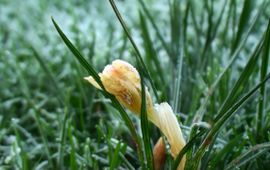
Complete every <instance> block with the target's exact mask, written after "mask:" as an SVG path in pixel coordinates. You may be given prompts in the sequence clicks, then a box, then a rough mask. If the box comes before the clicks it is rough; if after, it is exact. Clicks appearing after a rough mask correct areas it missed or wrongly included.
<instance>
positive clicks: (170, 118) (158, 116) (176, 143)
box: [153, 103, 186, 170]
mask: <svg viewBox="0 0 270 170" xmlns="http://www.w3.org/2000/svg"><path fill="white" fill-rule="evenodd" d="M153 123H154V124H155V125H156V126H157V127H159V129H160V130H161V131H162V133H163V134H164V135H165V136H166V138H167V140H168V142H169V144H170V148H171V154H172V156H173V157H174V158H176V157H177V155H178V153H179V152H180V151H181V150H182V149H183V147H184V146H185V144H186V142H185V139H184V137H183V134H182V131H181V129H180V127H179V124H178V121H177V118H176V116H175V115H174V113H173V111H172V108H171V106H170V105H169V104H168V103H161V104H156V105H155V112H154V119H153ZM185 161H186V160H185V157H184V158H183V159H182V161H181V162H180V164H179V166H178V170H183V169H184V166H185Z"/></svg>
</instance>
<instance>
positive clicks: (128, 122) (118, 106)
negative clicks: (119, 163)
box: [52, 18, 143, 162]
mask: <svg viewBox="0 0 270 170" xmlns="http://www.w3.org/2000/svg"><path fill="white" fill-rule="evenodd" d="M52 21H53V24H54V26H55V28H56V30H57V32H58V33H59V35H60V36H61V38H62V39H63V41H64V43H65V44H66V45H67V47H68V48H69V49H70V51H71V52H72V53H73V54H74V56H75V57H76V59H77V60H78V61H79V62H80V64H81V65H82V66H83V67H84V68H85V69H86V70H87V71H88V73H89V74H90V75H91V76H92V77H93V78H94V79H95V81H96V82H97V83H98V84H99V85H100V87H101V88H102V89H103V91H102V92H103V94H104V96H106V97H108V98H110V100H111V101H112V105H113V106H114V107H115V108H116V109H117V110H118V111H119V113H120V115H121V117H122V119H123V120H124V122H125V124H126V126H127V127H128V129H129V131H130V133H131V135H132V137H133V139H134V140H135V142H136V144H137V151H138V155H139V159H140V160H141V161H142V162H143V152H142V148H141V141H140V137H139V135H138V134H137V132H136V130H135V127H134V125H133V123H132V121H131V120H130V118H129V116H128V115H127V113H126V111H125V110H124V108H123V107H122V106H121V104H120V103H119V102H118V101H117V99H116V98H115V97H114V96H113V95H111V94H109V93H108V92H107V91H106V89H105V88H104V86H103V84H102V82H101V80H100V77H99V75H98V74H97V72H96V71H95V70H94V68H93V67H92V66H91V65H90V64H89V63H88V62H87V61H86V60H85V58H84V57H83V56H82V55H81V53H80V52H79V51H78V50H77V49H76V47H75V46H74V45H73V44H72V43H71V42H70V41H69V39H68V38H67V37H66V35H65V34H64V33H63V32H62V30H61V29H60V27H59V26H58V25H57V23H56V22H55V21H54V19H53V18H52Z"/></svg>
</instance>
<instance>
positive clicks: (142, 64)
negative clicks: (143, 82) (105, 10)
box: [110, 0, 159, 101]
mask: <svg viewBox="0 0 270 170" xmlns="http://www.w3.org/2000/svg"><path fill="white" fill-rule="evenodd" d="M110 4H111V6H112V8H113V10H114V12H115V15H116V16H117V18H118V20H119V22H120V24H121V26H122V28H123V29H124V31H125V33H126V35H127V37H128V39H129V41H130V42H131V44H132V46H133V48H134V50H135V54H136V55H135V56H136V58H137V60H138V61H139V63H140V64H141V66H142V71H143V72H144V74H145V75H146V77H147V78H148V79H149V81H150V84H151V86H152V89H153V92H154V94H155V96H156V99H157V100H158V101H159V97H158V93H157V90H156V87H155V85H154V82H153V80H152V78H151V76H150V73H149V71H148V69H147V67H146V65H145V64H144V61H143V59H142V55H141V53H140V51H139V49H138V47H137V45H136V43H135V42H134V40H133V38H132V37H131V34H130V33H129V31H128V28H127V26H126V24H125V22H124V20H123V18H122V16H121V14H120V12H119V10H118V9H117V7H116V5H115V3H114V0H110Z"/></svg>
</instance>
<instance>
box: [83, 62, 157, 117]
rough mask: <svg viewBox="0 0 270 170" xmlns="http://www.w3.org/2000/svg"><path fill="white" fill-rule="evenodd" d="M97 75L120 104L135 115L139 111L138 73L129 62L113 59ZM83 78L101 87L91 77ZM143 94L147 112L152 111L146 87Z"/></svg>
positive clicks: (139, 83) (139, 85) (139, 86)
mask: <svg viewBox="0 0 270 170" xmlns="http://www.w3.org/2000/svg"><path fill="white" fill-rule="evenodd" d="M99 77H100V80H101V82H102V84H103V85H104V87H105V89H106V90H107V91H108V92H109V93H111V94H113V95H114V96H115V97H116V99H117V100H118V101H119V102H120V103H121V104H122V105H124V106H125V107H126V108H128V109H129V110H130V111H132V112H134V113H136V114H137V115H139V114H140V113H141V82H140V75H139V73H138V71H137V70H136V69H135V68H134V67H133V66H132V65H131V64H129V63H127V62H125V61H123V60H115V61H113V62H112V64H111V65H107V66H106V67H105V68H104V70H103V71H102V73H99ZM84 79H86V80H87V81H89V82H90V83H91V84H92V85H94V86H95V87H96V88H98V89H101V88H100V86H99V85H98V84H97V82H96V81H95V80H94V79H93V77H91V76H89V77H85V78H84ZM145 94H146V107H147V113H153V103H152V100H151V97H150V94H149V92H148V90H147V88H146V89H145ZM150 117H151V116H150Z"/></svg>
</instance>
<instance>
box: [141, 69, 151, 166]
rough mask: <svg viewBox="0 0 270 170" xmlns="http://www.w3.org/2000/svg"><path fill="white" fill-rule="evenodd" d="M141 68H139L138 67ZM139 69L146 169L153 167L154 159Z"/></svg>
mask: <svg viewBox="0 0 270 170" xmlns="http://www.w3.org/2000/svg"><path fill="white" fill-rule="evenodd" d="M140 70H141V69H140ZM140 70H139V73H140V77H141V88H142V93H141V96H142V103H141V129H142V134H143V144H144V151H145V155H146V161H147V164H146V167H147V169H151V170H153V169H154V161H153V153H152V148H151V142H150V135H149V129H148V117H147V110H146V96H145V86H144V78H143V75H142V74H141V71H140Z"/></svg>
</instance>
